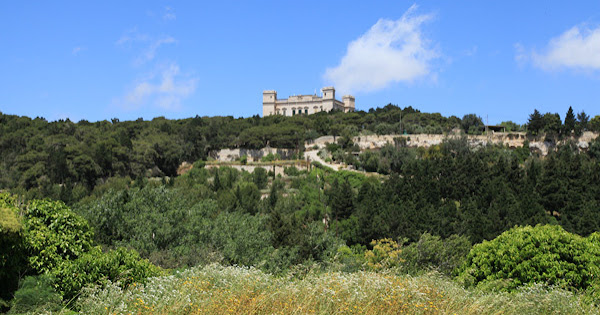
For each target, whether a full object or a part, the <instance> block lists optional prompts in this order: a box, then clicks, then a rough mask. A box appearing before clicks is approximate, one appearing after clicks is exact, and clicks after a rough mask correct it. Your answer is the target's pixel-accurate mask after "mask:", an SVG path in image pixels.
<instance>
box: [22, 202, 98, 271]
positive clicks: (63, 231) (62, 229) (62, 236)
mask: <svg viewBox="0 0 600 315" xmlns="http://www.w3.org/2000/svg"><path fill="white" fill-rule="evenodd" d="M24 217H25V222H24V237H25V244H26V247H27V250H28V251H29V265H30V266H31V267H32V268H33V269H34V270H35V271H37V272H39V273H43V272H46V271H50V270H52V269H53V268H54V267H55V266H56V265H58V264H59V263H60V262H62V261H63V260H72V259H76V258H77V257H79V256H80V255H81V254H83V253H84V252H86V251H87V250H89V249H90V247H91V246H92V236H93V234H92V230H91V228H90V226H89V225H88V223H87V221H86V220H85V219H84V218H82V217H80V216H79V215H77V214H75V213H74V212H73V211H71V209H69V207H67V206H66V205H65V204H64V203H63V202H62V201H51V200H32V201H31V202H29V204H28V205H27V207H26V208H25V211H24Z"/></svg>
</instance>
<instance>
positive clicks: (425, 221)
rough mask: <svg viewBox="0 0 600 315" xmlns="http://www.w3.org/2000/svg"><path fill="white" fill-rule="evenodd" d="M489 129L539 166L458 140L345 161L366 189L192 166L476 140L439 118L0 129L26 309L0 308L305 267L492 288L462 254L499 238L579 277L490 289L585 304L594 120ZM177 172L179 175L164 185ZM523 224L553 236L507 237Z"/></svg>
mask: <svg viewBox="0 0 600 315" xmlns="http://www.w3.org/2000/svg"><path fill="white" fill-rule="evenodd" d="M400 117H401V120H400ZM557 118H558V120H556V119H557ZM505 125H506V126H507V127H508V128H509V129H512V130H516V131H527V132H528V133H530V134H531V136H533V137H544V139H547V140H549V141H555V142H556V143H557V146H556V150H554V151H552V152H551V153H550V154H549V155H548V156H546V157H540V156H536V155H534V154H531V152H530V151H529V149H528V148H527V147H526V146H525V147H524V148H519V149H509V148H506V147H503V146H497V145H488V146H486V147H478V148H472V147H469V145H468V143H467V140H466V138H463V139H459V140H448V141H445V142H444V143H442V144H440V145H437V146H432V147H430V148H428V149H422V148H408V147H406V146H404V145H403V144H402V143H401V142H398V143H395V144H390V145H388V146H386V147H384V148H382V149H381V150H378V151H367V152H363V153H361V154H360V155H359V156H358V158H354V159H355V160H353V161H351V163H352V164H354V165H355V166H356V167H357V168H359V169H363V170H367V171H372V172H378V173H379V174H374V175H373V174H372V175H370V176H367V175H365V174H363V173H359V172H351V171H333V170H331V169H328V168H326V167H323V166H321V165H319V164H318V163H314V164H313V167H312V168H311V170H310V171H300V170H298V169H295V168H293V167H290V168H288V169H287V170H286V172H285V173H286V176H275V175H274V174H273V173H272V172H269V171H267V170H266V169H263V168H257V169H256V170H255V171H254V172H253V173H248V172H245V171H244V172H240V171H237V170H235V169H233V168H229V167H221V168H211V169H208V168H205V167H204V166H205V161H206V160H207V159H208V157H209V152H210V151H211V150H214V149H219V148H226V147H246V148H260V147H263V146H266V145H270V146H272V147H283V148H295V149H298V150H299V151H300V152H301V151H302V150H303V149H304V148H303V143H304V141H306V140H310V139H314V138H316V137H318V136H321V135H327V134H330V135H335V136H339V137H337V143H336V144H333V145H332V146H330V147H329V148H328V149H329V154H331V155H332V157H335V156H336V154H337V155H338V156H341V159H345V158H347V156H350V155H349V154H348V153H349V152H352V151H353V150H355V148H353V145H352V143H351V137H352V136H353V135H356V134H358V133H359V132H361V133H363V134H364V133H377V134H390V133H395V134H400V133H404V132H407V133H421V132H431V133H443V132H449V131H451V130H453V129H455V128H460V129H462V130H463V132H465V133H470V134H477V133H481V132H482V131H483V123H482V122H481V119H480V118H478V117H477V116H476V115H466V116H464V117H463V118H462V119H459V118H457V117H454V116H453V117H449V118H446V117H442V116H441V115H439V114H426V113H420V112H419V111H417V110H414V109H412V108H404V109H400V108H398V107H396V106H392V105H388V106H386V107H384V108H378V109H373V110H370V111H369V112H356V113H349V114H343V113H322V114H315V115H310V116H295V117H280V116H270V117H266V118H259V117H251V118H240V119H234V118H233V117H211V118H209V117H196V118H190V119H184V120H167V119H164V118H156V119H153V120H152V121H142V120H138V121H127V122H120V121H118V120H116V119H114V120H113V121H112V122H108V121H102V122H96V123H89V122H86V121H80V122H78V123H73V122H71V121H68V120H67V121H56V122H47V121H46V120H44V119H42V118H36V119H29V118H27V117H18V116H10V115H0V130H1V133H0V152H1V156H2V160H1V162H0V163H1V164H0V172H1V173H0V189H2V190H5V192H4V193H2V194H0V211H2V216H0V223H1V224H0V250H1V252H0V258H1V259H0V267H2V269H0V270H1V271H0V278H1V279H2V280H0V283H1V285H2V290H1V292H2V296H0V298H1V299H2V301H5V302H3V305H4V307H5V308H9V307H11V305H12V307H13V308H14V307H24V309H26V308H27V306H26V305H25V304H26V303H25V302H18V299H17V300H16V302H15V301H14V300H13V302H11V303H12V304H11V303H9V302H8V301H10V300H11V299H13V298H15V299H16V298H17V297H19V296H25V297H27V296H28V295H27V293H26V292H28V291H27V289H29V290H33V289H32V288H37V289H36V290H33V291H37V292H46V291H43V290H42V289H40V288H45V290H47V292H48V294H47V296H46V297H45V298H43V299H42V300H43V301H44V303H48V301H50V300H52V299H55V300H56V301H58V302H56V303H57V304H60V303H63V302H61V301H64V303H67V304H69V303H71V304H69V305H71V306H70V307H74V308H77V306H76V305H75V304H72V303H73V301H75V300H76V298H77V296H78V294H79V292H80V289H81V288H83V287H85V286H86V285H89V284H94V283H106V281H107V280H111V281H120V282H119V283H120V285H121V286H122V287H123V288H126V287H127V286H128V285H131V284H132V283H134V282H144V279H146V278H147V277H148V276H155V275H161V274H165V273H168V270H170V269H178V268H186V267H191V266H198V265H206V264H210V263H215V262H216V263H220V264H223V265H243V266H255V267H257V268H260V269H262V270H264V271H266V272H269V273H272V274H276V275H277V274H285V273H288V272H290V271H291V270H292V271H293V270H298V268H299V267H298V266H315V265H317V266H320V267H318V268H325V269H326V268H333V269H335V270H341V271H346V272H352V271H356V270H362V269H364V268H370V269H374V270H376V269H379V268H383V267H399V268H401V270H403V271H405V272H411V273H417V272H419V271H423V270H430V269H436V270H438V271H439V272H441V273H442V274H444V275H446V276H448V277H452V276H458V279H462V280H461V281H463V282H464V283H465V285H467V286H468V285H472V286H473V285H477V284H478V282H482V283H483V282H485V281H488V280H490V279H499V278H502V276H498V275H497V274H492V273H491V271H490V274H486V275H482V274H478V273H477V272H476V270H479V269H478V268H476V266H477V264H483V262H485V259H483V260H481V259H478V258H477V257H479V256H477V255H482V257H488V258H489V257H491V256H490V254H489V253H490V252H491V251H492V250H496V248H500V249H501V250H502V251H503V250H505V249H502V246H506V244H507V243H506V242H504V243H501V242H500V241H498V242H499V243H483V244H488V245H485V246H487V247H486V248H488V250H487V252H486V250H485V249H484V247H481V246H478V245H476V246H475V247H472V245H473V244H477V243H481V242H482V241H485V240H493V239H495V238H496V237H498V236H499V235H501V234H502V235H505V236H503V237H504V238H503V239H521V240H522V239H528V238H527V237H532V238H534V239H536V240H537V241H536V242H539V239H544V238H545V237H546V238H549V239H554V238H556V239H561V240H566V241H561V242H562V243H560V244H563V245H560V246H558V245H557V246H556V247H557V248H560V249H561V250H562V249H563V248H567V247H568V246H571V245H569V244H579V245H577V246H578V247H577V248H575V249H573V250H571V249H568V250H566V251H564V252H561V254H560V255H558V256H556V257H559V256H560V257H561V258H564V259H571V258H568V257H571V256H569V255H580V252H582V251H583V252H586V253H588V254H586V255H587V256H585V257H584V256H581V257H583V258H581V257H579V256H577V257H575V258H572V259H571V260H569V262H568V264H567V265H568V266H570V265H569V264H575V267H576V268H579V269H577V270H579V271H576V273H580V274H581V275H582V276H581V277H579V278H577V279H575V278H573V279H575V280H573V281H571V282H568V283H567V282H560V280H559V279H560V278H561V276H560V275H559V274H561V272H563V271H564V270H562V269H560V268H567V269H568V268H571V267H568V266H567V265H565V264H562V263H559V264H558V265H557V266H559V267H560V268H559V267H557V268H555V269H553V271H552V272H554V273H555V274H553V276H552V277H550V276H547V277H546V278H543V277H542V278H540V277H537V278H536V276H535V275H537V273H536V272H541V271H540V268H538V266H537V265H535V263H532V264H530V265H531V266H529V265H528V266H529V267H527V268H532V270H524V271H523V272H522V273H521V274H518V275H512V276H511V277H510V278H511V279H512V280H511V281H513V282H511V284H509V285H506V286H504V287H503V288H506V289H507V290H510V289H513V288H515V287H518V285H520V284H524V283H528V281H538V282H539V281H542V282H543V281H544V279H546V280H547V283H548V284H555V285H558V286H560V287H561V288H565V289H568V290H588V289H589V288H598V289H600V284H598V283H596V282H593V281H592V280H591V278H589V279H588V278H587V277H588V276H589V275H591V274H593V272H596V271H597V270H596V269H593V270H592V269H589V268H592V266H597V265H598V264H596V263H597V262H599V261H600V252H599V251H598V250H597V244H596V245H592V243H593V244H595V242H596V241H597V239H598V236H597V234H595V233H594V232H596V231H598V230H599V229H600V139H598V138H597V139H596V140H594V141H593V142H592V143H590V144H589V148H588V150H586V151H581V150H580V149H579V148H578V147H577V146H576V144H575V142H574V141H573V140H571V138H572V137H576V136H577V135H578V134H580V133H581V132H583V131H586V130H590V131H598V130H599V129H600V116H595V117H594V118H592V119H590V118H589V116H587V115H586V114H585V113H583V112H582V113H579V114H578V115H575V114H574V113H573V110H572V109H571V108H569V110H568V112H567V114H566V115H565V119H564V122H563V121H562V120H561V119H560V116H558V115H557V114H546V115H541V114H540V113H539V112H538V111H537V110H536V111H535V112H534V113H533V114H532V115H531V116H530V117H529V120H528V123H527V124H526V125H523V126H519V125H517V124H514V123H506V124H505ZM559 140H560V142H559ZM183 161H196V162H195V163H194V167H193V168H192V170H191V171H189V172H187V173H185V174H184V175H181V176H176V170H177V168H178V166H179V165H180V164H181V162H183ZM44 198H50V199H45V200H39V199H44ZM54 200H60V201H54ZM63 202H64V203H63ZM538 224H540V227H543V226H542V225H552V226H555V227H552V228H540V229H539V230H537V228H536V230H534V231H530V230H527V229H525V230H520V229H516V230H511V228H513V227H515V226H525V225H530V226H536V225H538ZM507 231H508V232H507ZM503 233H513V234H514V235H520V234H519V233H525V234H526V235H528V236H527V237H522V236H518V237H515V236H511V235H513V234H503ZM575 234H577V235H579V236H582V237H587V238H582V237H579V236H577V235H575ZM573 235H574V236H573ZM588 236H589V237H588ZM511 237H512V238H511ZM572 238H573V239H575V240H574V241H572V240H571V239H572ZM499 239H500V238H499ZM374 240H377V241H374ZM542 243H543V241H542ZM489 244H500V245H489ZM552 244H554V243H552ZM556 244H558V243H556ZM556 244H555V245H556ZM395 246H401V247H402V250H397V247H395ZM494 246H495V247H494ZM515 246H516V245H515ZM519 246H521V245H519ZM523 246H526V245H523ZM527 246H529V245H527ZM552 246H554V245H550V247H552ZM561 246H562V247H561ZM565 246H567V247H565ZM573 246H575V245H573ZM587 246H592V247H593V246H595V247H593V248H592V247H590V248H592V249H590V248H588V247H587ZM534 247H535V246H534ZM48 248H51V249H52V250H48ZM512 250H514V249H506V251H508V252H510V251H512ZM516 251H517V252H518V251H519V250H516ZM469 253H470V254H469ZM565 253H566V254H565ZM486 255H487V256H486ZM502 255H503V254H499V256H501V257H503V258H502V259H506V257H505V256H502ZM492 256H493V255H492ZM513 256H515V255H513ZM552 257H553V258H552V259H556V257H555V256H552ZM565 257H567V258H565ZM488 258H486V259H488ZM144 259H147V260H144ZM525 259H528V258H527V257H526V258H525ZM537 263H539V261H538V262H537ZM491 265H493V266H499V265H501V264H495V263H491ZM580 265H581V266H583V267H579V266H580ZM565 266H567V267H565ZM513 267H514V266H513ZM575 267H573V268H575ZM306 268H308V267H306ZM486 268H487V269H486V270H493V267H486ZM490 268H491V269H490ZM523 268H525V267H523ZM576 268H575V269H576ZM586 268H588V269H589V270H588V269H586ZM593 268H596V267H593ZM534 269H535V270H534ZM575 269H573V270H575ZM569 270H571V269H569ZM125 271H127V272H125ZM124 272H125V273H126V274H127V275H128V276H127V277H126V278H123V274H124ZM544 272H546V271H544ZM565 272H566V271H565ZM569 272H575V271H569ZM546 275H547V273H546ZM562 275H563V276H562V278H564V274H562ZM26 276H34V277H35V278H27V277H26ZM589 277H592V276H589ZM26 279H30V282H27V281H25V280H26ZM31 279H33V280H31ZM540 279H541V280H540ZM490 281H491V280H490ZM19 283H21V286H20V288H21V289H20V290H19V291H16V290H17V289H18V288H19ZM486 283H487V282H486ZM15 291H16V292H17V293H14V292H15ZM19 292H20V293H19ZM594 292H600V291H594ZM19 294H21V295H19ZM591 295H592V296H594V293H592V294H591ZM19 303H21V304H19ZM24 303H25V304H24ZM31 303H33V304H35V303H37V302H35V303H34V302H31ZM31 303H30V304H31ZM40 303H41V302H40ZM0 306H2V305H0Z"/></svg>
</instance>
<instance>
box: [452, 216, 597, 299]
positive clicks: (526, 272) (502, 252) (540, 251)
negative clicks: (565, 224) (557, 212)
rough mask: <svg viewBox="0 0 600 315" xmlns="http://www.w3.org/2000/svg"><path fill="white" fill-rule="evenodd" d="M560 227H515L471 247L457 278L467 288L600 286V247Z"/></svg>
mask: <svg viewBox="0 0 600 315" xmlns="http://www.w3.org/2000/svg"><path fill="white" fill-rule="evenodd" d="M594 237H595V236H593V235H592V237H588V238H584V237H581V236H579V235H576V234H571V233H569V232H566V231H565V230H563V228H562V227H560V226H553V225H538V226H536V227H531V226H526V227H515V228H513V229H510V230H508V231H506V232H504V233H502V234H501V235H500V236H498V237H497V238H495V239H493V240H491V241H484V242H483V243H481V244H477V245H475V246H473V248H472V249H471V252H470V253H469V255H468V256H467V261H466V263H465V264H464V265H463V267H461V270H460V273H459V279H460V280H461V281H463V282H464V284H465V285H467V286H478V287H480V288H488V289H489V288H493V289H501V290H509V291H511V290H513V289H515V288H517V287H519V286H521V285H528V284H532V283H544V284H547V285H555V286H558V287H561V288H565V289H570V290H573V289H583V290H585V289H588V288H590V287H596V284H597V280H596V277H598V275H599V274H600V247H599V246H598V242H597V241H594Z"/></svg>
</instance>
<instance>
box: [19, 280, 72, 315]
mask: <svg viewBox="0 0 600 315" xmlns="http://www.w3.org/2000/svg"><path fill="white" fill-rule="evenodd" d="M61 302H62V298H61V296H60V294H58V293H57V292H56V290H54V288H53V286H52V278H51V277H49V276H48V275H46V274H44V275H40V276H28V277H25V279H24V280H23V281H22V282H21V285H20V286H19V290H17V291H16V292H15V297H14V299H13V301H12V304H13V305H12V307H11V309H10V312H9V314H22V313H28V312H31V313H42V312H51V311H57V310H59V309H60V308H61V306H62V305H61Z"/></svg>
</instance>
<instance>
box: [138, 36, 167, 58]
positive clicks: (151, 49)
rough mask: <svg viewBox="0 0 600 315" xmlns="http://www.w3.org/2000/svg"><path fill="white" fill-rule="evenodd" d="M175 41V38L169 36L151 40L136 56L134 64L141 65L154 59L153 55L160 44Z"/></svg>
mask: <svg viewBox="0 0 600 315" xmlns="http://www.w3.org/2000/svg"><path fill="white" fill-rule="evenodd" d="M176 42H177V40H175V39H174V38H173V37H170V36H168V37H164V38H159V39H157V40H154V41H152V42H151V43H150V45H149V46H148V47H147V48H146V49H145V50H144V51H143V52H142V54H141V55H140V56H139V57H138V58H136V60H135V64H137V65H141V64H144V63H146V62H148V61H150V60H152V59H154V57H155V56H156V50H158V48H159V47H160V46H161V45H164V44H173V43H176Z"/></svg>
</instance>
